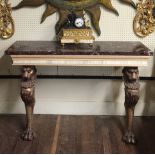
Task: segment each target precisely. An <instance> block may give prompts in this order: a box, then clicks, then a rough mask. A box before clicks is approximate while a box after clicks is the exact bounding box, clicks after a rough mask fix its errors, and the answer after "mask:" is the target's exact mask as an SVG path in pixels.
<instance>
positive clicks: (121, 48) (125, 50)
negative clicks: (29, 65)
mask: <svg viewBox="0 0 155 155" xmlns="http://www.w3.org/2000/svg"><path fill="white" fill-rule="evenodd" d="M5 53H6V54H7V55H130V56H132V55H133V56H134V55H136V56H151V55H153V52H152V51H151V50H150V49H149V48H147V47H146V46H145V45H144V44H142V43H141V42H129V41H100V42H94V43H93V44H92V45H89V44H65V45H64V46H63V45H61V44H60V43H59V42H51V41H17V42H15V43H14V44H13V45H12V46H11V47H9V48H8V49H7V50H6V51H5Z"/></svg>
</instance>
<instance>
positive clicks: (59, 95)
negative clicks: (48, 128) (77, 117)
mask: <svg viewBox="0 0 155 155" xmlns="http://www.w3.org/2000/svg"><path fill="white" fill-rule="evenodd" d="M10 2H11V3H12V6H14V5H16V4H18V3H19V2H20V0H12V1H10ZM135 2H136V0H135ZM112 3H113V5H114V6H115V7H116V8H117V9H118V11H119V14H120V16H119V17H117V16H116V15H114V14H112V13H110V12H109V11H107V10H104V9H102V16H101V21H100V26H101V30H102V34H101V36H100V37H97V36H96V40H97V41H116V40H117V41H141V42H143V43H144V44H145V45H147V46H148V47H149V48H150V49H151V50H152V51H154V47H155V45H154V41H155V33H153V34H151V35H150V36H148V37H146V38H143V39H141V38H138V37H137V36H135V34H134V32H133V29H132V23H133V18H134V16H135V10H133V9H132V8H131V7H128V6H127V5H124V4H121V3H119V2H118V1H117V0H112ZM44 10H45V6H41V7H39V8H33V9H31V8H24V9H21V10H18V11H14V12H13V18H14V20H15V26H16V32H15V34H14V36H13V37H12V38H11V39H9V40H5V41H4V40H0V56H1V59H0V75H18V74H19V73H20V69H19V67H12V66H11V61H10V58H9V57H7V56H4V51H5V49H7V48H8V47H9V46H10V45H11V44H12V43H14V42H15V41H17V40H55V23H56V22H57V20H58V14H54V15H53V16H50V17H49V18H47V19H46V21H45V22H44V23H43V24H40V19H41V16H42V14H43V12H44ZM94 35H95V34H94ZM154 68H155V66H154V58H152V59H151V60H150V62H149V67H146V68H145V67H144V68H140V74H141V76H147V77H151V76H154V75H155V71H154V70H155V69H154ZM121 70H122V68H119V67H58V68H57V67H38V74H39V75H98V76H100V75H101V76H102V75H108V76H120V75H121ZM0 83H1V84H0V85H1V90H0V97H1V98H0V112H1V113H23V112H24V105H23V104H19V103H21V100H20V97H19V88H20V81H19V80H10V79H4V80H0ZM141 83H142V86H141V93H142V95H141V99H140V101H139V104H138V106H137V109H136V115H154V114H155V110H153V109H155V108H154V103H155V97H154V94H153V92H154V89H155V84H154V81H149V82H147V83H146V81H142V82H141ZM123 87H124V86H123V83H122V82H121V81H119V80H114V81H112V80H94V79H92V80H84V79H83V80H82V79H81V80H73V79H70V80H63V79H50V80H49V79H48V80H45V79H44V80H43V79H42V80H37V84H36V98H37V106H36V113H63V114H118V115H123V114H124V107H123V102H124V92H123V91H124V89H123ZM118 90H119V91H118Z"/></svg>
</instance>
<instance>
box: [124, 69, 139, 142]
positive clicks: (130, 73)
mask: <svg viewBox="0 0 155 155" xmlns="http://www.w3.org/2000/svg"><path fill="white" fill-rule="evenodd" d="M122 72H123V78H124V85H125V103H124V104H125V109H126V115H127V130H126V133H125V134H124V136H123V141H124V142H126V143H128V144H135V143H136V138H135V135H134V133H133V117H134V109H135V106H136V104H137V102H138V100H139V96H140V84H139V71H138V67H125V68H124V69H123V71H122Z"/></svg>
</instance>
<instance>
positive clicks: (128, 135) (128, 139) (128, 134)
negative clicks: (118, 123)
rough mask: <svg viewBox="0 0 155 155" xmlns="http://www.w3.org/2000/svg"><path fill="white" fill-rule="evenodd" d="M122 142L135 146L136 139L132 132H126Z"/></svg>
mask: <svg viewBox="0 0 155 155" xmlns="http://www.w3.org/2000/svg"><path fill="white" fill-rule="evenodd" d="M123 141H124V142H125V143H127V144H136V138H135V135H134V134H133V132H132V131H127V132H126V133H125V135H124V136H123Z"/></svg>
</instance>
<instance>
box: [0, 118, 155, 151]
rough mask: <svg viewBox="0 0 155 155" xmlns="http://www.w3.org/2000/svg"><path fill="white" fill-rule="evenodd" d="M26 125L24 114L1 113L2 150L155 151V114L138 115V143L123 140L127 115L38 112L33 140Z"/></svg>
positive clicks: (135, 122) (0, 139)
mask: <svg viewBox="0 0 155 155" xmlns="http://www.w3.org/2000/svg"><path fill="white" fill-rule="evenodd" d="M24 127H25V116H24V115H0V153H31V154H32V153H34V154H35V153H40V154H42V153H45V154H46V153H66V154H68V153H87V154H88V153H90V154H92V153H96V154H97V153H126V154H131V153H141V154H142V153H155V117H135V119H134V129H135V134H136V137H137V139H138V143H137V145H135V146H134V145H127V144H125V143H123V142H122V140H121V138H122V134H123V133H124V129H125V117H119V116H68V115H66V116H65V115H35V116H34V130H35V131H36V133H37V138H35V139H34V141H31V142H25V141H23V140H21V138H20V134H21V132H22V131H23V129H24Z"/></svg>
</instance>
